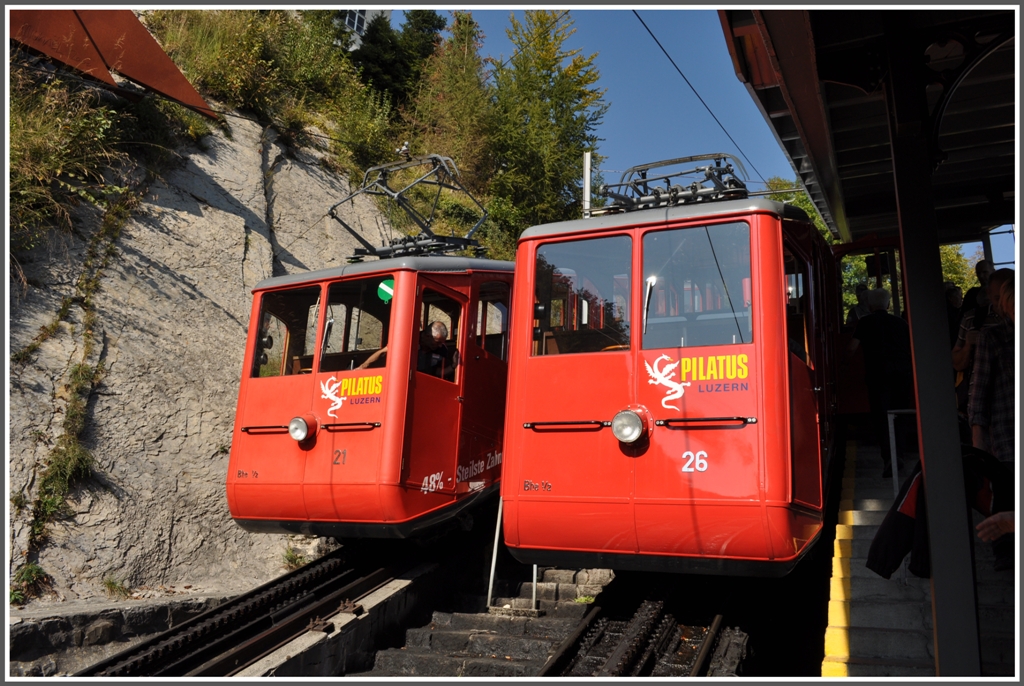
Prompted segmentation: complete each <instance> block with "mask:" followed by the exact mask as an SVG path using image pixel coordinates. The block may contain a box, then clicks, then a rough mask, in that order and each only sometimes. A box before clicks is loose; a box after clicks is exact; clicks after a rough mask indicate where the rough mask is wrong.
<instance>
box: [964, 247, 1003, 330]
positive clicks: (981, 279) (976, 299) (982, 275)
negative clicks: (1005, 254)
mask: <svg viewBox="0 0 1024 686" xmlns="http://www.w3.org/2000/svg"><path fill="white" fill-rule="evenodd" d="M995 271H996V268H995V267H994V266H992V263H991V262H989V261H988V260H978V263H977V264H976V265H974V274H975V276H977V277H978V283H979V284H980V285H978V286H972V287H971V288H968V289H967V293H965V294H964V303H963V305H961V306H960V316H961V318H963V316H964V315H966V314H967V313H968V312H970V311H971V310H973V309H975V308H976V307H978V305H987V304H988V297H987V296H986V293H985V289H986V288H988V279H989V277H990V276H992V274H994V273H995Z"/></svg>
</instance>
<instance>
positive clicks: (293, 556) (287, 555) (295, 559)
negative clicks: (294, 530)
mask: <svg viewBox="0 0 1024 686" xmlns="http://www.w3.org/2000/svg"><path fill="white" fill-rule="evenodd" d="M308 562H309V560H308V559H306V556H305V555H303V554H302V553H300V552H298V551H297V550H295V548H292V547H291V546H288V547H287V548H286V549H285V551H284V566H285V568H286V569H298V568H299V567H301V566H303V565H304V564H306V563H308Z"/></svg>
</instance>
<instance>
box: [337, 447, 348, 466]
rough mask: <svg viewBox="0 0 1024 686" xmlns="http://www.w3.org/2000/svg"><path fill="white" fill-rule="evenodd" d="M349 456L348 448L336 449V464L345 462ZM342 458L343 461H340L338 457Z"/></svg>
mask: <svg viewBox="0 0 1024 686" xmlns="http://www.w3.org/2000/svg"><path fill="white" fill-rule="evenodd" d="M347 456H348V451H347V450H335V451H334V464H345V458H346V457H347ZM339 457H340V458H341V462H338V458H339Z"/></svg>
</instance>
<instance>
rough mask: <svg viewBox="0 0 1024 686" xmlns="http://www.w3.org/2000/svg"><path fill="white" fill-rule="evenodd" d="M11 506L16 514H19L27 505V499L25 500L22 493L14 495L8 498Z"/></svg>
mask: <svg viewBox="0 0 1024 686" xmlns="http://www.w3.org/2000/svg"><path fill="white" fill-rule="evenodd" d="M10 502H11V506H12V507H13V508H14V509H15V510H16V511H18V512H21V511H22V510H23V509H25V507H26V506H27V505H28V499H26V498H25V494H24V493H15V494H13V495H12V496H11V498H10Z"/></svg>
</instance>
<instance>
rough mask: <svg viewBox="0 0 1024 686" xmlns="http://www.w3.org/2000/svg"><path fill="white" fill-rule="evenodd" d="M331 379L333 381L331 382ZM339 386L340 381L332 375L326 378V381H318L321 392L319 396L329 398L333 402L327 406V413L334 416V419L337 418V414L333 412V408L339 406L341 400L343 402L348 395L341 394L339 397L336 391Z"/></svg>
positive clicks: (335, 408)
mask: <svg viewBox="0 0 1024 686" xmlns="http://www.w3.org/2000/svg"><path fill="white" fill-rule="evenodd" d="M332 381H333V382H334V383H331V382H332ZM339 386H341V382H340V381H337V380H335V378H334V377H333V376H332V377H331V378H329V379H327V381H321V382H320V391H321V392H322V393H323V394H322V395H321V396H320V397H321V398H323V399H325V400H330V401H331V402H332V403H333V405H331V406H330V407H329V408H327V414H328V415H329V416H331V417H334V418H335V419H337V418H338V415H336V414H335V413H334V412H335V410H337V409H338V408H339V407H341V404H342V403H343V402H345V400H346V398H347V397H348V396H342V397H340V398H339V397H338V393H337V391H338V387H339Z"/></svg>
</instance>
